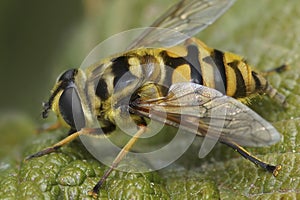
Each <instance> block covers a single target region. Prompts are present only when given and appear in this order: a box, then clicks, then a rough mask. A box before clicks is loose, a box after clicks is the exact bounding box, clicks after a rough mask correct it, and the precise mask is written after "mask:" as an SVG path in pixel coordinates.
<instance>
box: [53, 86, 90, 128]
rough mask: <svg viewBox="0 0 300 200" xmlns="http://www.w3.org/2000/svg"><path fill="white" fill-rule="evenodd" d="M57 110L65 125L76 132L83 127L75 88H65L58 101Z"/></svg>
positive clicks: (83, 121)
mask: <svg viewBox="0 0 300 200" xmlns="http://www.w3.org/2000/svg"><path fill="white" fill-rule="evenodd" d="M58 104H59V110H60V113H61V115H62V117H63V119H64V120H65V122H66V123H67V124H69V125H70V126H71V127H72V128H74V129H76V130H80V129H81V128H83V127H84V126H85V117H84V113H83V110H82V107H81V101H80V98H79V96H78V93H77V91H76V89H75V87H69V88H66V89H65V90H64V91H63V93H62V95H61V96H60V99H59V103H58Z"/></svg>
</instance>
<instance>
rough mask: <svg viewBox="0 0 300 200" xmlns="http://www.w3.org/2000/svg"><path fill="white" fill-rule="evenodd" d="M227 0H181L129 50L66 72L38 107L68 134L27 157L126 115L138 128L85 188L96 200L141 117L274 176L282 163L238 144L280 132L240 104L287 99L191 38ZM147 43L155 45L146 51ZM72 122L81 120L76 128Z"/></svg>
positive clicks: (233, 58)
mask: <svg viewBox="0 0 300 200" xmlns="http://www.w3.org/2000/svg"><path fill="white" fill-rule="evenodd" d="M233 2H234V0H181V1H180V2H178V3H177V4H175V5H174V6H173V7H171V8H170V9H169V10H168V11H167V12H166V13H165V14H164V15H162V16H161V17H160V18H159V19H158V20H156V21H155V22H154V23H153V24H152V25H151V27H154V28H151V29H147V30H146V31H145V32H143V33H142V34H141V35H140V36H139V37H138V38H137V39H136V40H135V41H134V42H133V43H132V44H131V45H130V46H129V47H128V51H126V52H124V53H122V54H118V55H114V56H112V57H111V58H109V59H104V60H103V61H100V62H99V63H96V64H95V65H92V66H90V67H88V68H87V69H86V70H81V69H70V70H67V71H66V72H64V73H63V74H62V75H61V76H60V77H59V78H58V80H57V82H56V84H55V86H54V88H53V90H52V93H51V96H50V98H49V100H48V102H46V103H44V105H43V107H44V110H43V113H42V116H43V118H47V116H48V112H49V110H53V111H54V112H55V113H56V114H57V116H58V121H59V124H61V125H64V126H67V127H68V128H70V132H69V136H68V137H66V138H65V139H63V140H62V141H60V142H58V143H57V144H54V145H53V146H51V147H49V148H46V149H44V150H42V151H40V152H38V153H36V154H33V155H31V156H29V157H28V158H27V159H31V158H34V157H39V156H43V155H45V154H48V153H51V152H54V151H56V150H57V149H59V148H60V147H62V146H63V145H65V144H67V143H69V142H70V141H72V140H73V139H75V138H77V137H78V136H80V135H91V136H98V135H101V134H104V135H109V134H111V133H112V132H114V131H115V130H116V119H119V120H121V121H123V122H124V123H126V122H127V121H128V118H130V119H131V120H133V121H134V123H135V124H136V126H137V131H136V133H135V135H134V136H133V137H132V139H130V140H129V142H128V143H127V144H126V145H125V146H124V147H123V149H122V150H121V151H120V153H119V154H118V156H117V157H116V158H115V160H114V161H113V163H112V165H111V167H110V168H109V170H108V171H106V173H105V174H104V175H103V177H102V178H101V180H100V181H99V182H98V183H97V185H95V187H94V188H93V190H92V191H91V195H93V196H94V197H96V196H97V194H98V192H99V188H100V187H101V185H102V184H103V182H104V181H105V179H106V178H107V177H108V176H109V174H110V173H111V172H112V170H113V169H115V168H116V167H117V166H118V164H119V162H120V161H121V160H122V158H123V157H124V156H125V155H126V153H127V152H128V151H129V150H130V149H131V147H132V146H133V145H134V143H135V142H136V140H137V139H138V138H139V137H140V136H141V135H142V134H143V133H145V132H146V130H147V120H146V119H149V118H151V119H153V120H156V121H159V122H162V123H164V124H166V125H169V126H173V127H178V126H179V125H180V126H181V127H183V128H184V129H185V130H187V131H189V132H192V133H194V134H196V135H197V136H202V137H204V136H206V135H207V134H208V132H209V135H210V137H212V138H215V139H217V140H218V141H219V142H221V143H223V144H226V145H228V146H230V147H232V148H233V149H235V150H236V151H237V152H239V153H240V154H241V155H242V156H243V157H245V158H246V159H248V160H250V161H251V162H253V163H255V164H257V165H259V166H260V167H262V168H263V169H265V170H267V171H269V172H271V173H273V175H274V176H277V174H278V172H279V170H280V169H281V165H271V164H268V163H265V162H263V161H261V160H259V159H258V158H256V157H254V156H252V155H251V154H250V153H249V152H247V151H246V150H245V149H244V148H242V147H241V146H240V145H242V146H266V145H271V144H274V143H276V142H278V141H279V140H280V134H279V133H278V132H277V131H276V129H275V128H274V127H273V126H272V125H271V124H269V123H268V122H266V121H265V120H264V119H262V117H260V116H259V115H258V114H256V113H255V112H254V111H252V110H251V109H250V108H248V107H247V106H246V105H245V104H242V103H240V100H243V99H245V98H247V97H249V96H251V95H253V94H267V95H269V96H270V97H271V98H274V99H275V100H276V101H277V102H278V103H280V104H282V105H283V106H286V105H287V103H286V100H285V96H283V95H282V94H280V93H278V92H277V91H276V90H275V89H273V88H272V86H271V85H270V84H269V83H268V81H267V80H266V79H265V78H264V76H263V75H262V74H259V73H257V72H255V71H253V70H252V69H251V67H250V66H249V65H248V64H247V63H246V62H245V61H244V60H243V58H242V57H240V56H238V55H235V54H233V53H229V52H222V51H219V50H217V49H212V48H209V47H208V46H206V45H205V44H204V43H202V42H201V41H200V40H198V39H195V38H192V36H194V35H195V34H196V33H198V32H200V31H201V30H203V29H204V28H206V27H207V26H208V25H209V24H211V23H213V22H214V21H215V20H216V19H217V18H219V17H220V16H221V15H222V14H223V13H224V12H225V11H226V10H227V9H228V8H229V7H230V6H231V5H232V4H233ZM174 30H175V31H174ZM178 33H181V34H178ZM182 34H184V35H185V36H187V37H182ZM153 44H156V45H155V46H158V45H161V47H158V48H148V46H151V45H153ZM284 67H285V66H282V67H280V68H278V69H282V68H284ZM125 74H126V76H125ZM124 76H125V77H126V78H125V79H124V78H123V79H122V77H124ZM132 91H134V92H132ZM128 94H132V95H130V96H128ZM124 102H125V103H124ZM126 102H128V103H126ZM214 108H221V109H226V113H220V116H221V115H222V117H220V119H222V120H223V121H224V123H222V125H220V124H218V123H217V124H212V123H211V120H212V119H215V120H219V118H218V116H215V115H212V113H211V110H213V109H214ZM91 116H96V117H97V121H98V122H99V124H101V129H102V130H101V131H99V130H98V129H95V128H92V126H91V124H92V123H93V122H92V119H91V118H92V117H91ZM75 118H78V119H80V120H79V124H78V123H77V124H76V122H75V121H76V119H75ZM77 121H78V120H77Z"/></svg>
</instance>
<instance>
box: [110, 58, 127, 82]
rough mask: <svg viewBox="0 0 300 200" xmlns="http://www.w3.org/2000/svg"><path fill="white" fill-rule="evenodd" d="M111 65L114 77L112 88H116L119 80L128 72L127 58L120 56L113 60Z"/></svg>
mask: <svg viewBox="0 0 300 200" xmlns="http://www.w3.org/2000/svg"><path fill="white" fill-rule="evenodd" d="M111 62H112V65H111V69H112V73H113V75H114V77H115V78H114V83H113V84H114V87H115V86H116V84H117V82H118V81H119V79H120V78H121V77H122V76H123V75H124V74H125V73H127V72H129V63H128V57H127V56H120V57H117V58H115V59H113V60H112V61H111Z"/></svg>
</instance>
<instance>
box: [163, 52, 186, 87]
mask: <svg viewBox="0 0 300 200" xmlns="http://www.w3.org/2000/svg"><path fill="white" fill-rule="evenodd" d="M160 56H161V57H162V58H163V60H164V64H165V66H167V67H171V68H173V69H176V67H178V66H181V65H184V64H188V63H187V60H186V59H185V58H183V57H177V58H174V57H171V56H169V55H168V53H167V51H162V52H160ZM165 73H166V75H165V80H164V83H163V85H165V86H166V87H170V86H171V85H172V75H173V70H170V69H168V68H166V70H165Z"/></svg>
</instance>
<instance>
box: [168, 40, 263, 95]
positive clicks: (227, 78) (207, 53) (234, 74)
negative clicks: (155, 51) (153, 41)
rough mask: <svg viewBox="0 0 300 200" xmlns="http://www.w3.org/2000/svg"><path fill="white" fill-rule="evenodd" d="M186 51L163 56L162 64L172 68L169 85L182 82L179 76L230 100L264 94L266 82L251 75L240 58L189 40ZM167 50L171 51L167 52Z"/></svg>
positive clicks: (251, 71)
mask: <svg viewBox="0 0 300 200" xmlns="http://www.w3.org/2000/svg"><path fill="white" fill-rule="evenodd" d="M185 48H186V52H185V53H183V55H176V54H175V53H174V52H167V53H165V54H166V55H167V56H166V55H164V56H163V57H164V60H165V62H166V65H168V66H170V65H171V67H172V68H174V69H175V70H174V74H179V75H174V74H173V76H172V83H176V82H182V80H181V79H180V78H178V77H179V76H180V75H182V77H184V78H186V79H187V80H188V81H191V82H194V83H198V84H201V85H204V86H207V87H210V88H214V89H217V90H219V91H220V92H222V93H223V94H226V95H227V96H231V97H234V98H244V97H247V96H249V95H251V94H254V93H263V92H266V89H267V87H268V83H267V81H266V79H265V78H264V77H263V76H261V75H260V74H258V73H256V72H254V71H253V70H252V69H251V67H250V66H249V65H248V64H247V63H246V62H245V61H244V60H243V58H242V57H240V56H238V55H235V54H232V53H229V52H222V51H219V50H216V49H211V48H209V47H207V46H206V45H205V44H204V43H202V42H201V41H200V40H197V39H195V38H193V39H190V40H189V41H188V42H187V43H186V46H185ZM170 50H171V51H172V50H173V49H170Z"/></svg>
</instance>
